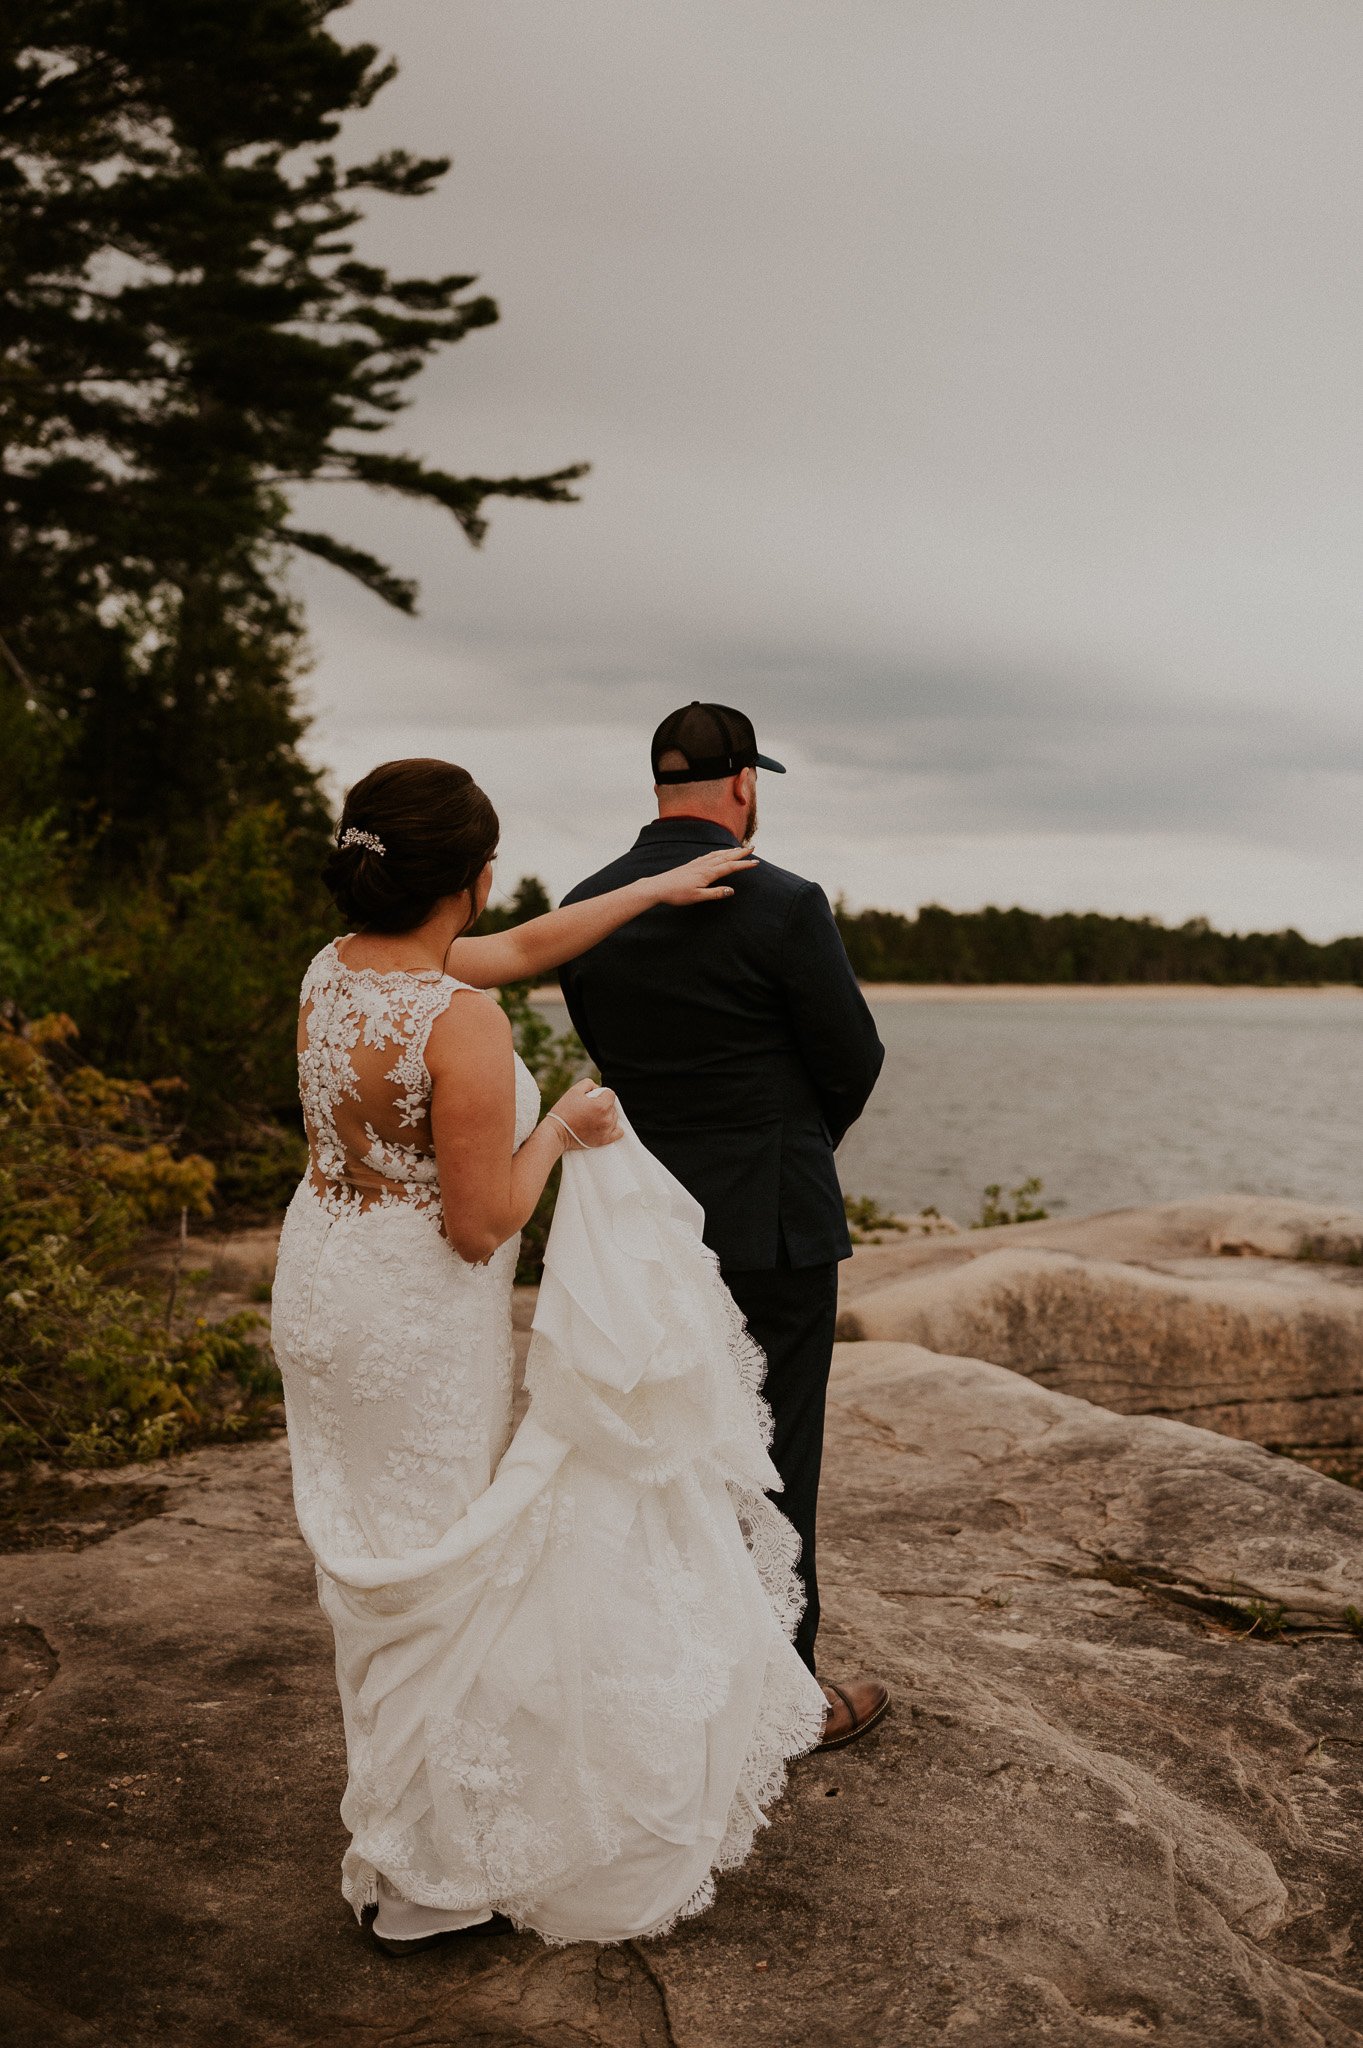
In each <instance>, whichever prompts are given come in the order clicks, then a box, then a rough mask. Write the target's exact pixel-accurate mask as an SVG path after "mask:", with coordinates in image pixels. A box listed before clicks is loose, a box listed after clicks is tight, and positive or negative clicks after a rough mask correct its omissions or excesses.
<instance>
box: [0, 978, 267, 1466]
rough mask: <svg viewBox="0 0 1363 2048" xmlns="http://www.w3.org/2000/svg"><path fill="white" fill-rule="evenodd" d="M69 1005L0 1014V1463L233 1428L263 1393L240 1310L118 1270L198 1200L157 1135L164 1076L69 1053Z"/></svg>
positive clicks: (247, 1419) (101, 1460)
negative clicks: (225, 1316) (194, 1309)
mask: <svg viewBox="0 0 1363 2048" xmlns="http://www.w3.org/2000/svg"><path fill="white" fill-rule="evenodd" d="M75 1036H76V1032H75V1026H74V1025H73V1024H72V1022H71V1020H70V1019H69V1018H68V1017H63V1016H54V1017H47V1018H43V1019H40V1020H39V1021H38V1022H36V1023H34V1024H32V1025H31V1026H29V1027H27V1028H26V1029H19V1028H16V1027H14V1026H13V1025H9V1024H4V1025H0V1463H3V1464H5V1465H10V1466H13V1465H21V1464H25V1463H28V1462H29V1461H31V1460H33V1459H35V1458H45V1459H48V1460H51V1461H52V1462H54V1463H58V1464H65V1465H107V1464H115V1463H119V1462H121V1461H123V1460H126V1459H128V1458H154V1457H159V1456H161V1455H163V1454H164V1453H165V1452H167V1451H170V1450H172V1449H177V1448H181V1447H183V1446H185V1445H188V1444H191V1443H196V1442H205V1441H209V1440H211V1439H213V1438H218V1437H223V1436H235V1435H238V1434H240V1433H241V1431H242V1430H244V1429H246V1428H248V1427H250V1426H251V1424H252V1423H253V1422H256V1421H258V1420H259V1419H260V1416H261V1413H262V1411H263V1409H264V1408H265V1407H266V1406H267V1405H270V1404H272V1403H273V1402H274V1401H275V1400H276V1399H277V1398H278V1380H277V1378H276V1376H275V1374H274V1368H273V1366H272V1364H271V1363H270V1361H269V1359H268V1356H267V1355H266V1354H264V1353H263V1352H262V1351H261V1350H260V1349H259V1347H258V1346H257V1345H256V1344H255V1343H253V1342H252V1332H253V1330H254V1329H255V1327H256V1326H257V1324H258V1323H259V1320H260V1319H259V1318H258V1317H256V1316H253V1315H250V1314H245V1315H240V1316H237V1317H235V1318H233V1319H231V1320H230V1321H228V1322H226V1323H222V1324H219V1325H217V1326H216V1327H212V1326H209V1325H208V1324H207V1323H206V1322H205V1321H204V1320H203V1318H202V1317H199V1316H195V1315H193V1314H192V1313H189V1314H185V1313H181V1314H180V1315H179V1316H178V1317H177V1315H176V1313H175V1302H174V1299H173V1297H167V1296H166V1293H165V1290H164V1288H157V1287H148V1286H146V1285H139V1284H137V1283H136V1282H135V1280H134V1279H133V1278H132V1277H131V1276H132V1271H133V1268H134V1265H135V1261H136V1258H137V1256H138V1254H139V1252H140V1250H141V1249H142V1247H143V1245H144V1243H145V1240H146V1236H147V1233H148V1231H149V1229H151V1228H152V1227H154V1226H155V1225H158V1224H165V1223H168V1222H171V1221H173V1220H177V1219H179V1220H183V1219H186V1218H187V1217H188V1216H190V1215H195V1216H202V1215H205V1214H207V1213H208V1210H209V1208H210V1206H211V1200H212V1194H213V1186H214V1171H213V1167H212V1164H211V1163H210V1161H209V1160H207V1159H205V1158H203V1157H202V1156H200V1155H198V1154H194V1153H191V1154H188V1155H187V1156H177V1154H176V1152H175V1150H174V1149H173V1147H172V1146H171V1144H170V1143H168V1142H167V1138H166V1134H165V1106H166V1103H167V1101H168V1100H173V1099H174V1097H175V1095H176V1094H178V1092H179V1091H178V1088H177V1087H176V1086H175V1085H174V1084H170V1085H167V1084H161V1085H159V1086H157V1085H150V1084H147V1083H145V1082H137V1081H126V1080H117V1079H111V1078H110V1077H109V1076H108V1075H106V1074H103V1073H100V1072H99V1071H98V1070H97V1069H95V1068H93V1067H89V1066H85V1065H81V1064H78V1063H77V1062H76V1060H75V1057H74V1054H73V1052H72V1050H71V1048H72V1042H73V1040H74V1038H75Z"/></svg>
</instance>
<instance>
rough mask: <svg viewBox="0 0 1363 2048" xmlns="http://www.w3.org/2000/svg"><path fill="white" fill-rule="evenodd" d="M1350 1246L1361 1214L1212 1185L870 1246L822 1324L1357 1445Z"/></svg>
mask: <svg viewBox="0 0 1363 2048" xmlns="http://www.w3.org/2000/svg"><path fill="white" fill-rule="evenodd" d="M1360 1245H1363V1216H1356V1215H1351V1214H1350V1213H1349V1212H1347V1211H1343V1210H1331V1209H1324V1208H1319V1207H1316V1206H1314V1205H1311V1204H1308V1203H1303V1202H1287V1201H1281V1202H1269V1201H1265V1200H1261V1199H1258V1198H1250V1197H1238V1198H1237V1197H1221V1198H1218V1199H1214V1200H1208V1201H1205V1202H1181V1203H1165V1204H1160V1205H1156V1206H1153V1207H1150V1208H1144V1209H1130V1210H1114V1211H1112V1212H1110V1213H1109V1214H1106V1215H1099V1216H1087V1217H1080V1218H1075V1219H1052V1220H1049V1221H1047V1222H1044V1223H1035V1224H1021V1225H1013V1226H1010V1227H1005V1228H1001V1229H993V1230H981V1231H971V1232H965V1233H962V1235H961V1236H960V1237H958V1238H954V1239H950V1240H945V1241H937V1242H927V1243H922V1242H919V1243H909V1242H905V1243H903V1244H900V1245H898V1246H891V1245H881V1246H871V1247H867V1248H866V1249H865V1250H859V1251H858V1252H857V1254H856V1257H855V1258H854V1259H853V1260H852V1262H851V1267H850V1270H849V1271H848V1272H847V1273H846V1277H845V1279H844V1282H843V1287H842V1305H841V1313H840V1318H839V1331H840V1334H841V1335H843V1336H844V1337H847V1338H872V1339H888V1340H893V1341H898V1342H905V1343H917V1344H923V1345H926V1346H927V1347H928V1348H929V1349H932V1350H936V1351H944V1352H951V1353H960V1354H966V1355H970V1356H974V1357H980V1358H988V1359H991V1360H993V1361H994V1362H995V1363H997V1364H999V1365H1007V1366H1011V1367H1012V1368H1013V1369H1014V1370H1015V1371H1017V1372H1023V1373H1027V1374H1029V1375H1030V1376H1031V1377H1032V1378H1034V1379H1037V1380H1039V1381H1040V1382H1041V1383H1042V1384H1043V1385H1044V1386H1049V1387H1055V1388H1057V1389H1059V1390H1061V1391H1063V1392H1066V1393H1071V1394H1077V1395H1080V1396H1081V1397H1083V1398H1084V1399H1087V1400H1092V1401H1098V1402H1101V1403H1102V1404H1103V1405H1104V1406H1106V1407H1110V1408H1115V1409H1117V1410H1119V1411H1121V1412H1122V1413H1125V1414H1137V1413H1139V1414H1154V1415H1167V1416H1174V1417H1177V1418H1178V1419H1180V1420H1182V1421H1185V1422H1191V1423H1194V1424H1196V1425H1198V1426H1199V1427H1203V1428H1208V1429H1216V1430H1221V1431H1223V1432H1224V1433H1226V1434H1227V1435H1231V1436H1241V1437H1246V1438H1248V1439H1250V1440H1251V1441H1252V1442H1255V1443H1263V1444H1269V1445H1272V1446H1274V1447H1275V1448H1281V1449H1288V1450H1295V1451H1303V1452H1305V1453H1307V1454H1309V1455H1312V1456H1314V1457H1316V1458H1318V1459H1320V1458H1322V1457H1323V1458H1324V1461H1325V1462H1327V1463H1328V1462H1329V1454H1331V1453H1340V1454H1348V1453H1350V1452H1357V1450H1358V1448H1359V1447H1360V1446H1363V1254H1360V1252H1359V1250H1358V1247H1359V1246H1360ZM1341 1463H1347V1456H1346V1457H1342V1458H1341Z"/></svg>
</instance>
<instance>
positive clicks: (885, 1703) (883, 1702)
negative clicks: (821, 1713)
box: [819, 1678, 890, 1749]
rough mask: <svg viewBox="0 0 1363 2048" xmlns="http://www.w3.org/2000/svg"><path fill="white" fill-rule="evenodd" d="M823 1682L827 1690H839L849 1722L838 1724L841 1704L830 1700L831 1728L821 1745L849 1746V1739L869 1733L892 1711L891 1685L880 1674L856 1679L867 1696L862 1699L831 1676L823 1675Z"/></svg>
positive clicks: (828, 1724) (825, 1747) (842, 1747)
mask: <svg viewBox="0 0 1363 2048" xmlns="http://www.w3.org/2000/svg"><path fill="white" fill-rule="evenodd" d="M819 1683H820V1684H821V1685H822V1686H823V1689H824V1692H825V1693H826V1694H827V1693H836V1694H837V1696H838V1700H839V1701H840V1702H841V1704H842V1706H843V1709H844V1710H845V1712H846V1715H847V1724H848V1725H847V1726H846V1727H840V1726H839V1725H838V1711H837V1706H836V1705H835V1704H834V1702H833V1701H832V1700H830V1701H829V1703H828V1705H829V1713H828V1721H827V1723H826V1724H825V1727H826V1730H827V1732H826V1733H825V1734H824V1736H823V1739H822V1740H821V1742H820V1743H819V1748H820V1749H846V1747H847V1745H848V1743H849V1742H855V1741H856V1740H857V1739H858V1737H859V1736H862V1735H868V1734H869V1733H870V1731H871V1730H872V1728H874V1727H875V1726H876V1725H877V1723H878V1722H881V1721H883V1720H884V1719H885V1716H886V1715H887V1714H888V1713H889V1711H890V1689H889V1687H888V1686H887V1685H884V1684H883V1683H882V1682H881V1680H880V1679H878V1678H859V1679H854V1680H853V1688H854V1690H855V1691H856V1692H858V1693H860V1694H861V1695H862V1696H863V1697H862V1698H861V1699H859V1700H857V1699H853V1697H852V1694H851V1692H849V1691H848V1690H847V1689H846V1688H845V1687H844V1686H841V1685H835V1684H834V1682H833V1680H832V1679H831V1678H824V1679H820V1681H819Z"/></svg>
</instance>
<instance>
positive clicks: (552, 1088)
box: [500, 882, 591, 1287]
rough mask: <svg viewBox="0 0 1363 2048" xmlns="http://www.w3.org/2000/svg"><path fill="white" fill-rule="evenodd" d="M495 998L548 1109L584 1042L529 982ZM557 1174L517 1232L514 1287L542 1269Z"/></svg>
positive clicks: (580, 1057)
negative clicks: (558, 1026)
mask: <svg viewBox="0 0 1363 2048" xmlns="http://www.w3.org/2000/svg"><path fill="white" fill-rule="evenodd" d="M529 886H530V884H528V883H526V882H522V883H521V894H522V895H524V894H525V892H526V890H527V888H528V887H529ZM535 886H538V885H535ZM546 907H547V906H546ZM529 914H532V915H533V914H535V913H534V912H531V913H529ZM500 1000H501V1005H502V1008H503V1009H504V1010H505V1011H506V1014H507V1016H508V1017H509V1018H510V1019H511V1032H512V1036H513V1038H514V1039H515V1042H516V1050H517V1052H518V1053H519V1054H520V1056H521V1058H522V1059H523V1060H524V1061H525V1064H526V1065H527V1067H529V1069H530V1071H531V1073H532V1074H533V1075H534V1077H535V1079H536V1081H538V1083H539V1088H540V1094H541V1096H542V1097H543V1099H544V1106H545V1108H546V1109H548V1108H549V1107H550V1106H551V1104H553V1103H555V1102H556V1101H557V1100H558V1098H559V1096H560V1095H562V1093H563V1091H564V1089H565V1088H571V1087H572V1085H573V1083H574V1081H576V1080H578V1079H579V1078H580V1077H581V1075H582V1074H583V1073H585V1072H587V1071H588V1070H589V1069H590V1067H591V1062H590V1060H589V1059H588V1058H587V1051H586V1048H585V1046H584V1045H583V1043H582V1040H581V1039H580V1038H579V1037H578V1035H577V1033H576V1032H575V1031H564V1032H556V1031H555V1030H554V1027H553V1025H552V1024H551V1023H550V1022H549V1020H548V1018H547V1017H545V1016H544V1014H543V1013H542V1011H540V1010H538V1009H537V1008H536V1007H535V1005H534V1004H533V1003H532V1002H531V1000H530V986H529V983H527V982H516V983H513V984H512V985H511V986H510V987H508V988H504V989H502V990H501V991H500ZM559 1177H560V1172H559V1168H558V1167H557V1166H556V1167H555V1168H554V1170H553V1172H552V1173H551V1174H550V1176H549V1178H548V1180H547V1181H546V1183H545V1187H544V1193H543V1194H542V1195H541V1196H540V1198H539V1201H538V1202H537V1203H536V1204H535V1213H534V1215H533V1216H532V1217H531V1218H530V1221H529V1222H528V1223H527V1224H526V1226H525V1228H524V1230H523V1231H522V1232H521V1249H520V1256H519V1258H518V1259H517V1262H516V1285H517V1286H518V1287H535V1286H538V1284H539V1281H540V1278H541V1276H542V1275H543V1272H544V1247H545V1246H546V1244H548V1242H549V1226H550V1224H551V1223H552V1222H553V1220H554V1204H555V1202H556V1201H557V1200H558V1184H559Z"/></svg>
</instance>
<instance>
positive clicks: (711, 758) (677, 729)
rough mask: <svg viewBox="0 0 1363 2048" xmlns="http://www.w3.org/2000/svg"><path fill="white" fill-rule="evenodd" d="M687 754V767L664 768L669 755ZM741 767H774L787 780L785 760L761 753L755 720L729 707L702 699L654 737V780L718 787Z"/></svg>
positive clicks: (674, 714) (668, 720)
mask: <svg viewBox="0 0 1363 2048" xmlns="http://www.w3.org/2000/svg"><path fill="white" fill-rule="evenodd" d="M672 753H676V754H684V755H685V756H686V766H685V767H684V768H660V767H659V766H658V763H659V761H660V760H661V759H662V757H663V755H664V754H672ZM740 768H769V769H770V770H771V771H772V773H773V774H774V775H784V774H785V772H786V771H785V769H784V768H783V767H782V766H781V763H780V762H779V761H773V760H772V759H771V758H770V756H769V755H767V754H759V753H758V751H757V734H756V733H755V732H754V731H753V727H752V720H751V719H750V718H745V717H744V715H743V713H742V712H741V711H734V710H732V709H731V708H730V707H729V705H727V704H702V703H701V702H700V701H699V699H696V700H694V701H693V702H692V703H690V704H688V705H686V706H685V708H684V709H683V710H681V711H670V712H669V713H668V715H667V717H666V718H665V719H664V720H663V722H662V724H661V725H660V726H659V727H658V730H657V731H656V732H655V733H654V735H653V780H654V781H655V782H658V783H666V782H718V781H719V780H720V778H721V777H722V776H725V775H737V773H738V771H739V769H740Z"/></svg>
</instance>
